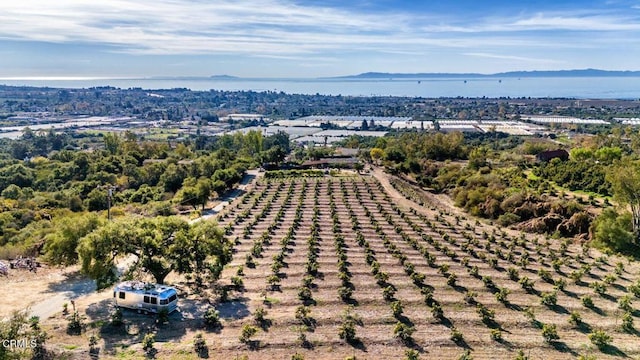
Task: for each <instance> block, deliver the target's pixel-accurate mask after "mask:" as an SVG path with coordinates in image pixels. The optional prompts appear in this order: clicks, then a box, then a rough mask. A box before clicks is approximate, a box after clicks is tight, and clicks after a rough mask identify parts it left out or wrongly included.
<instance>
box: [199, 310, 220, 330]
mask: <svg viewBox="0 0 640 360" xmlns="http://www.w3.org/2000/svg"><path fill="white" fill-rule="evenodd" d="M203 320H204V325H205V326H206V327H208V328H210V329H213V328H218V327H221V326H222V324H221V323H220V313H219V312H218V310H216V309H215V308H212V307H210V308H208V309H207V311H205V312H204V315H203Z"/></svg>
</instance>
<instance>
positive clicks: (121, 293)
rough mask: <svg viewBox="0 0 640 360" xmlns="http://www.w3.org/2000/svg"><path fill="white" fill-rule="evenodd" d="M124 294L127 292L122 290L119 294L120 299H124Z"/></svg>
mask: <svg viewBox="0 0 640 360" xmlns="http://www.w3.org/2000/svg"><path fill="white" fill-rule="evenodd" d="M124 294H125V292H124V291H120V294H119V296H118V297H119V298H120V299H124Z"/></svg>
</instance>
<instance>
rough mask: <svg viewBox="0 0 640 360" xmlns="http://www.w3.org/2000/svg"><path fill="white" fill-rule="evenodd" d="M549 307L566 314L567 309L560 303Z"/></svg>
mask: <svg viewBox="0 0 640 360" xmlns="http://www.w3.org/2000/svg"><path fill="white" fill-rule="evenodd" d="M549 309H551V310H553V311H554V312H556V313H558V314H568V313H569V310H567V308H565V307H564V306H562V305H558V304H556V305H551V306H549Z"/></svg>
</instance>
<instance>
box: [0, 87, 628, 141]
mask: <svg viewBox="0 0 640 360" xmlns="http://www.w3.org/2000/svg"><path fill="white" fill-rule="evenodd" d="M0 98H1V99H2V101H1V102H0V137H2V138H12V139H15V138H18V137H20V136H21V134H22V132H23V130H24V128H25V127H29V129H31V130H33V131H47V130H50V129H53V130H55V131H68V130H72V131H74V132H77V133H80V134H81V133H92V132H93V133H95V132H101V131H109V132H123V131H130V132H132V133H134V134H137V135H139V136H140V137H141V138H149V139H153V138H156V139H169V140H177V139H181V138H183V137H185V136H198V135H202V136H211V135H221V134H225V133H233V132H237V131H242V132H245V133H246V132H248V131H250V130H259V131H261V132H262V133H263V134H264V135H269V134H275V133H277V132H284V133H287V134H288V135H289V136H290V139H291V140H293V141H295V142H297V143H300V144H304V145H330V144H332V143H335V142H338V141H340V140H343V139H345V138H347V137H349V136H353V135H358V136H373V137H380V136H384V135H385V134H387V133H388V132H397V131H406V130H426V131H434V130H435V131H441V132H453V131H460V132H464V133H487V132H501V133H506V134H510V135H523V136H545V135H549V134H550V133H552V132H554V131H556V130H557V129H559V128H562V129H564V130H565V131H571V132H584V131H586V129H588V128H597V127H602V126H607V125H610V124H616V123H617V124H626V125H630V126H636V125H639V124H640V119H638V118H637V115H636V114H638V113H639V112H640V102H639V101H632V100H582V99H581V100H576V99H531V98H498V99H488V98H438V99H427V98H409V97H389V96H380V97H350V96H325V95H295V94H286V93H283V92H274V91H266V92H254V91H235V92H233V91H215V90H212V91H191V90H189V89H164V90H145V89H140V88H131V89H118V88H113V87H96V88H88V89H55V88H31V87H10V86H1V87H0Z"/></svg>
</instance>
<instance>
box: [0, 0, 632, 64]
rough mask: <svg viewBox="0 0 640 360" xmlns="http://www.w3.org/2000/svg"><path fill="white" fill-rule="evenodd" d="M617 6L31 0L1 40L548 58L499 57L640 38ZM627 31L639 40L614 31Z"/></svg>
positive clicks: (0, 25)
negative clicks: (423, 7) (373, 8)
mask: <svg viewBox="0 0 640 360" xmlns="http://www.w3.org/2000/svg"><path fill="white" fill-rule="evenodd" d="M617 11H619V10H611V11H609V12H605V13H601V12H596V11H594V10H589V9H586V10H585V9H581V10H576V11H574V12H565V13H538V14H533V15H531V14H516V15H515V16H513V17H508V16H501V17H497V16H486V17H482V16H479V17H477V18H474V19H473V20H470V19H469V18H465V15H464V14H448V15H445V16H438V15H437V14H426V13H419V14H411V13H402V12H399V11H398V12H392V13H384V14H382V13H379V14H374V13H362V12H356V11H347V10H341V9H337V8H330V7H323V6H305V5H300V4H297V3H295V2H294V1H293V0H235V1H234V0H216V1H208V0H137V1H129V0H126V1H125V0H101V1H85V0H55V1H53V0H21V1H3V2H2V3H1V4H0V39H10V40H19V41H43V42H53V43H74V44H75V43H80V44H98V45H103V46H104V45H107V46H111V49H112V50H111V51H113V52H117V53H127V54H143V55H156V54H168V55H173V54H180V55H182V54H240V55H251V56H259V57H268V58H280V59H283V60H287V59H288V60H298V59H311V58H313V59H315V61H316V62H322V63H326V62H331V61H335V59H336V58H338V56H337V55H336V54H337V53H340V52H342V53H350V54H353V53H357V52H376V53H381V54H383V55H384V54H388V55H397V56H403V55H406V56H412V55H415V56H420V55H425V54H429V53H430V52H433V51H437V50H442V49H445V50H447V49H454V50H456V52H457V53H460V51H458V49H464V50H463V51H466V53H467V55H470V56H476V57H478V56H480V57H485V58H494V59H503V60H513V61H521V62H536V63H540V62H544V61H545V59H535V58H527V57H518V56H511V57H510V58H509V56H505V55H495V54H499V53H510V54H513V53H524V52H522V51H519V50H522V49H530V50H535V51H544V50H554V49H559V48H561V49H567V48H571V49H588V48H595V47H601V46H602V45H603V40H602V37H601V36H598V34H595V35H594V34H593V33H594V32H605V33H606V34H608V36H606V42H619V43H621V42H624V41H629V38H640V34H638V33H640V21H639V20H638V19H636V18H634V17H632V16H631V15H632V14H625V13H622V12H620V13H619V12H617ZM627 11H628V8H627ZM618 33H623V34H629V33H633V35H639V36H631V37H630V36H619V37H617V38H616V37H615V36H611V35H612V34H613V35H617V34H618ZM542 57H544V56H542ZM549 61H551V60H549Z"/></svg>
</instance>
